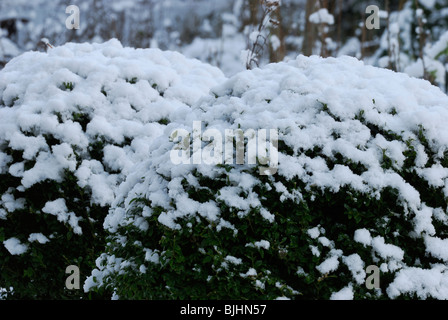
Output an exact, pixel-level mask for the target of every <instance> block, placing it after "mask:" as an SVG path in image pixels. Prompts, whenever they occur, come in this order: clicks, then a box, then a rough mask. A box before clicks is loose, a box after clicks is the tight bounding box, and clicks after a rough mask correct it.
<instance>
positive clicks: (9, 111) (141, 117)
mask: <svg viewBox="0 0 448 320" xmlns="http://www.w3.org/2000/svg"><path fill="white" fill-rule="evenodd" d="M198 74H200V75H201V77H198ZM222 78H223V75H222V73H221V72H220V71H219V70H218V69H215V68H213V67H211V66H208V65H205V64H202V63H200V62H199V61H197V60H188V59H186V58H184V57H183V56H181V55H180V54H177V53H175V52H162V51H160V50H157V49H146V50H143V49H140V50H136V49H132V48H123V47H122V46H121V44H120V43H119V42H118V41H117V40H111V41H108V42H106V43H103V44H74V43H70V44H66V45H64V46H61V47H56V48H54V49H51V50H49V52H48V53H41V52H28V53H25V54H23V55H21V56H19V57H17V58H15V59H13V60H12V61H11V62H9V63H8V64H7V65H6V67H5V68H4V69H3V70H2V71H1V72H0V270H1V272H0V289H1V295H2V297H3V298H4V299H78V298H84V299H86V298H104V297H110V294H111V293H109V294H107V295H106V296H104V295H97V294H95V293H92V292H91V293H84V292H83V290H68V289H67V288H66V286H65V280H66V278H67V277H68V276H69V274H66V273H65V271H66V267H67V266H69V265H75V266H77V267H78V268H79V270H80V273H81V279H80V280H81V286H82V283H83V282H84V280H85V279H86V277H87V276H88V275H89V274H90V272H91V270H92V268H93V267H94V262H95V259H96V258H97V257H98V256H99V255H100V254H101V253H102V252H104V247H105V231H104V228H103V222H104V218H105V216H106V215H107V213H108V210H109V207H110V205H111V203H112V201H113V200H114V198H115V192H116V188H117V187H118V185H119V184H120V183H121V181H123V180H124V179H125V177H126V175H127V174H128V173H129V172H130V171H131V170H132V167H133V165H134V164H135V163H138V162H140V161H142V160H143V159H147V158H148V157H149V150H150V149H149V146H150V144H151V143H152V141H153V139H154V138H155V137H157V136H158V135H160V134H162V132H163V128H164V127H165V126H166V125H167V124H168V123H169V122H171V121H172V120H173V119H176V117H179V114H178V113H180V114H181V113H185V112H188V110H189V109H190V105H191V104H192V103H193V102H194V101H195V100H196V99H198V98H199V97H201V96H202V95H205V94H207V93H208V91H209V88H210V86H212V85H214V84H216V83H217V82H218V81H219V80H220V79H222ZM186 88H191V90H190V91H189V94H185V90H186Z"/></svg>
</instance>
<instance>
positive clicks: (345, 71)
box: [87, 55, 448, 299]
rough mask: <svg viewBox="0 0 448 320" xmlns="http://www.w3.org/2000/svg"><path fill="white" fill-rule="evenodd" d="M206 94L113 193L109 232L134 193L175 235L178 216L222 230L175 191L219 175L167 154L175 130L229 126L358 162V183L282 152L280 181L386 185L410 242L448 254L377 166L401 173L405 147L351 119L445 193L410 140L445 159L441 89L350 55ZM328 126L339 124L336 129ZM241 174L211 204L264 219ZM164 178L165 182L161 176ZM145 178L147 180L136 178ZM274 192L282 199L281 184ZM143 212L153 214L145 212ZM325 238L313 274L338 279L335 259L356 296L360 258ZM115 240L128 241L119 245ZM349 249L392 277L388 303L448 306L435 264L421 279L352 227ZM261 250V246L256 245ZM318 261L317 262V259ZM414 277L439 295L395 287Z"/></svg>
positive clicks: (398, 181) (405, 190)
mask: <svg viewBox="0 0 448 320" xmlns="http://www.w3.org/2000/svg"><path fill="white" fill-rule="evenodd" d="M212 91H213V93H215V95H216V97H217V98H213V97H209V98H206V99H204V100H202V101H201V103H200V104H198V105H195V106H193V108H192V112H190V113H188V114H185V115H184V117H183V118H182V119H177V121H176V123H174V122H173V123H171V124H169V125H168V127H167V128H166V130H165V132H164V136H162V137H160V138H159V139H157V141H156V142H155V143H154V145H153V147H154V150H153V153H152V157H151V159H148V160H147V161H146V162H144V163H142V164H141V165H139V166H138V167H136V169H135V171H134V172H132V173H131V174H130V175H129V176H128V179H127V181H125V182H124V183H122V184H121V185H120V187H119V190H118V193H117V197H116V199H115V201H114V204H113V209H112V210H111V211H110V213H109V216H108V218H107V219H106V223H105V227H106V228H107V229H108V230H109V231H111V232H115V231H116V230H117V227H118V226H119V225H126V224H136V225H137V226H138V224H139V223H140V222H138V221H140V220H139V218H138V216H136V217H133V216H129V215H127V216H126V215H125V214H124V212H126V211H128V210H129V209H130V208H131V207H132V205H130V202H131V200H132V199H134V198H135V197H138V196H142V195H143V196H144V197H146V198H147V199H148V200H150V201H151V202H152V204H153V205H154V206H160V207H162V208H164V209H165V212H163V213H162V214H161V215H160V216H159V221H160V222H161V223H163V224H164V225H166V226H167V227H169V228H174V229H176V228H179V227H180V225H179V224H178V223H176V220H177V219H181V218H182V217H185V216H188V215H192V214H196V213H199V214H201V215H202V216H204V217H206V218H207V219H209V220H210V221H220V222H219V224H220V225H225V223H226V221H224V220H223V219H221V218H220V214H219V209H218V206H217V204H216V203H215V202H214V201H213V199H212V200H210V201H209V203H208V204H207V209H205V208H204V209H203V210H199V208H201V205H202V204H201V203H199V202H196V201H194V200H192V199H189V197H188V194H187V193H186V191H185V190H184V188H183V187H182V185H181V184H180V183H179V181H181V180H182V179H183V178H186V179H187V180H188V181H189V183H190V184H192V185H197V184H198V181H197V179H196V178H195V177H194V176H193V175H192V172H193V170H198V172H200V173H201V174H203V175H204V176H207V177H210V178H213V177H215V176H216V175H218V174H220V173H222V172H224V169H223V168H222V167H217V166H212V165H207V164H197V163H196V164H195V163H194V162H192V161H191V159H188V158H187V160H190V162H188V161H187V162H186V163H184V164H174V163H173V161H171V159H170V155H171V150H174V148H175V147H176V143H177V140H176V141H173V140H171V141H170V139H169V137H172V136H173V132H174V133H176V134H178V133H179V132H181V131H179V130H184V131H185V132H187V133H189V134H190V138H191V137H194V134H195V133H194V131H193V122H194V121H202V123H203V124H204V123H206V126H207V128H213V129H216V130H218V131H220V132H221V133H222V136H224V131H225V130H226V129H236V128H241V130H248V129H253V130H258V129H277V130H278V134H279V137H280V138H281V139H282V140H283V141H284V142H285V143H286V144H287V145H288V146H290V147H291V148H292V149H293V151H294V152H296V153H297V152H298V150H312V149H313V148H314V146H319V147H320V148H322V150H323V151H322V152H323V153H324V154H325V155H326V156H328V157H330V158H331V157H332V156H333V155H334V154H337V153H340V154H342V155H343V156H344V157H346V158H348V159H352V161H353V162H355V163H356V162H358V163H360V164H362V165H363V166H364V167H365V168H366V170H365V171H364V172H363V173H361V174H356V173H354V172H352V171H351V170H350V168H348V167H347V166H343V165H336V166H335V167H334V168H333V169H329V168H328V167H327V165H326V163H325V161H324V160H323V159H321V158H319V157H316V158H310V157H308V156H306V155H305V154H304V153H299V154H298V155H295V156H289V155H286V154H283V153H281V152H280V153H279V154H278V162H279V163H278V171H277V173H276V174H278V175H280V176H282V177H285V178H287V179H292V178H294V177H295V178H298V179H300V180H301V181H304V182H305V183H306V185H307V186H308V187H307V188H309V187H311V186H313V187H317V188H320V189H322V190H324V189H326V190H331V191H332V192H338V191H339V190H340V188H341V187H344V186H350V187H351V188H352V189H354V190H356V191H359V192H361V193H364V194H370V195H371V196H373V197H379V192H380V191H381V190H382V189H384V188H386V187H393V188H394V189H396V190H397V191H398V194H399V201H400V202H401V204H402V205H403V206H404V207H405V208H407V210H408V211H409V212H408V216H409V219H411V220H412V223H413V224H414V226H415V230H414V232H415V234H416V236H417V237H422V236H423V235H427V236H428V237H427V238H426V250H427V253H428V254H430V255H432V256H433V257H437V258H440V259H442V260H443V261H445V262H446V259H447V255H448V253H447V251H446V249H444V248H445V247H444V245H445V244H446V243H445V242H446V241H447V240H446V239H440V238H437V237H436V234H434V231H435V229H434V226H433V224H432V223H433V220H434V219H435V218H436V217H439V218H440V217H442V218H440V219H439V218H438V220H443V219H444V218H446V217H445V214H444V213H443V212H444V210H445V208H429V207H428V206H427V205H426V204H425V203H423V202H422V200H421V198H420V195H419V193H418V191H417V190H416V189H415V188H414V187H413V186H412V185H411V184H409V183H408V182H407V181H405V180H404V179H403V178H402V177H401V176H400V175H399V174H398V173H397V172H395V171H394V170H392V169H383V168H382V166H381V163H382V160H383V156H384V155H385V154H386V155H387V156H388V157H389V158H390V159H391V160H392V163H393V165H392V167H393V168H394V169H395V170H400V168H401V167H402V166H403V164H404V159H405V157H404V155H403V152H404V151H405V150H406V146H405V145H404V143H400V142H399V141H398V140H396V141H392V142H391V141H388V140H386V139H385V137H383V136H382V135H381V134H377V135H372V134H371V131H370V129H369V128H368V127H367V126H366V125H364V124H363V123H362V122H361V121H360V120H359V118H357V115H360V114H362V116H363V117H364V118H365V120H366V121H368V122H369V123H372V124H376V125H378V126H379V127H382V128H383V129H384V130H389V132H393V133H395V134H397V135H401V136H402V137H403V140H408V139H409V141H412V144H413V146H414V148H415V150H416V152H417V157H416V167H417V168H419V170H420V169H421V170H420V171H419V174H420V175H421V177H422V178H423V179H426V180H427V181H428V183H430V185H437V186H444V187H445V189H446V190H448V186H447V179H446V177H447V172H446V170H445V169H441V167H440V164H439V163H436V164H435V165H433V166H432V167H428V168H427V167H426V164H427V161H428V157H427V155H426V154H425V153H424V148H423V147H422V145H421V144H420V143H419V142H418V137H417V135H418V132H416V128H417V129H418V128H424V130H425V136H426V138H427V140H428V141H429V144H430V147H431V149H432V151H434V152H435V153H436V154H443V152H444V151H445V150H446V146H447V145H448V127H447V126H446V123H448V108H447V106H448V97H447V96H446V95H445V94H444V93H443V92H442V91H440V90H439V89H438V88H436V87H433V86H431V85H430V84H429V82H426V81H423V80H418V79H414V78H411V77H409V76H408V75H406V74H400V73H395V72H392V71H389V70H384V69H379V68H375V67H371V66H366V65H364V64H363V62H360V61H358V60H357V59H355V58H351V57H347V56H342V57H339V58H327V59H323V58H320V57H316V56H312V57H304V56H301V55H300V56H298V57H297V59H295V60H291V61H288V62H282V63H277V64H270V65H267V66H266V67H264V68H263V69H254V70H252V71H244V72H241V73H239V74H237V75H235V76H234V77H232V78H230V79H229V80H228V81H225V82H223V83H221V84H220V85H218V86H216V87H215V88H213V89H212ZM324 108H326V109H327V111H326V112H324V111H323V110H324ZM330 113H331V115H330ZM334 117H337V118H339V119H340V121H335V118H334ZM202 129H203V130H205V129H204V128H202ZM185 132H184V133H185ZM196 134H197V132H196ZM335 134H336V137H335ZM183 138H185V137H183ZM193 143H194V141H193ZM280 151H281V150H280ZM196 155H197V154H196ZM194 156H195V155H193V157H194ZM196 159H197V158H196ZM248 167H249V165H248V164H244V165H234V166H232V167H231V168H230V171H229V172H228V173H227V175H228V177H229V186H226V187H224V188H222V189H221V190H220V195H219V196H218V198H219V200H221V201H224V202H225V203H226V204H227V205H228V206H229V207H232V208H234V209H235V210H236V212H238V216H239V217H244V216H245V215H246V214H247V213H248V212H249V211H250V210H251V209H258V210H259V212H260V213H261V212H263V210H264V211H267V210H266V208H264V207H263V206H262V205H261V202H260V199H258V196H257V194H255V193H254V192H253V186H254V185H257V184H259V183H260V181H259V180H258V179H257V177H256V176H252V177H251V180H250V183H243V182H242V177H243V176H244V174H245V173H243V172H242V170H243V169H248ZM440 174H442V176H440ZM162 175H163V177H166V178H168V181H170V182H168V181H167V180H165V179H162V178H161V176H162ZM141 177H144V178H143V180H142V179H141ZM247 182H249V180H248V181H247ZM275 188H277V189H278V190H282V186H281V185H280V184H278V183H277V185H276V186H275ZM242 193H245V194H247V197H246V198H242V197H240V196H239V195H240V194H242ZM284 196H285V197H284V199H285V198H286V197H289V198H290V199H294V200H295V201H300V199H301V195H300V194H299V193H297V194H289V193H288V192H285V193H284ZM179 199H182V201H180V200H179ZM179 201H180V202H179ZM173 203H177V204H179V205H180V204H181V203H182V206H179V205H176V206H173ZM204 210H205V211H204ZM148 211H151V209H150V208H145V209H144V210H143V212H148ZM210 212H212V214H210ZM410 213H412V214H410ZM274 218H275V217H274V216H273V217H272V219H270V220H269V222H270V223H275V219H274ZM445 221H446V219H445ZM229 227H230V228H233V229H235V232H237V230H238V226H237V225H235V226H229ZM218 231H219V230H218ZM308 235H309V236H310V239H317V238H318V237H319V235H320V231H319V229H318V228H317V227H316V228H312V229H309V230H308ZM429 236H431V237H429ZM321 238H322V239H320V238H319V239H317V240H318V242H319V243H320V244H321V245H326V246H328V247H329V248H330V249H331V250H330V251H329V253H328V255H326V256H325V259H324V260H322V263H321V264H320V265H319V266H318V270H319V271H320V272H321V273H322V274H327V273H331V272H334V271H336V270H337V269H338V268H339V266H340V265H341V263H340V262H342V263H344V264H345V265H347V266H348V268H349V270H350V272H351V273H352V276H353V280H352V283H350V284H347V287H346V288H344V289H342V290H341V291H340V292H337V293H334V295H333V296H332V299H352V298H353V291H354V290H356V288H355V287H354V286H353V283H354V284H356V285H361V284H362V283H363V281H365V277H366V273H365V270H364V267H365V262H364V261H362V259H361V258H360V256H359V255H354V254H348V255H344V253H343V252H342V250H340V249H337V248H333V246H334V244H333V242H332V241H331V240H329V239H327V238H325V237H321ZM120 239H122V240H120V241H124V240H123V237H121V238H120ZM354 241H356V242H359V243H361V244H363V245H364V246H366V247H371V250H372V255H373V256H374V259H377V261H380V260H381V261H385V263H383V264H382V270H384V271H385V272H392V271H397V272H398V273H397V278H396V281H394V282H393V283H392V285H391V287H390V288H389V289H388V291H387V294H388V295H389V297H391V298H393V297H396V296H397V295H398V293H406V292H407V293H412V292H416V291H418V290H419V288H422V287H423V288H425V289H424V291H423V292H420V296H422V297H426V296H429V295H432V294H434V295H433V296H435V297H438V298H440V297H443V298H445V299H447V298H448V291H447V290H446V289H447V288H448V287H447V283H448V276H447V273H445V272H444V270H441V269H440V267H435V269H434V270H433V269H430V270H426V271H420V270H416V269H415V268H414V267H413V266H407V265H406V264H405V263H404V262H403V257H404V250H405V249H404V248H399V247H397V246H395V245H393V244H391V243H386V241H385V239H384V238H383V237H380V236H376V235H375V234H370V231H368V230H366V229H359V230H357V231H356V232H355V234H354ZM250 246H252V244H251V245H250ZM258 246H259V247H264V245H263V244H262V243H260V244H259V245H258ZM266 247H267V246H266ZM310 248H315V249H316V250H317V247H316V246H313V245H310ZM316 254H317V255H318V256H320V252H319V251H317V252H316ZM106 258H107V255H104V256H103V258H102V259H103V261H104V260H105V259H106ZM298 268H300V266H298ZM102 270H104V272H105V273H106V274H110V272H111V271H110V270H112V269H111V267H107V266H106V267H104V266H101V267H99V268H98V269H95V271H94V273H93V274H95V275H96V276H98V274H101V272H103V271H102ZM108 270H109V271H108ZM413 272H417V273H418V274H420V273H421V272H428V273H429V274H431V275H433V276H432V277H430V278H428V281H429V282H430V283H431V285H434V286H435V287H434V286H433V288H437V289H434V290H436V291H431V290H429V289H427V288H426V287H425V286H424V283H425V277H423V276H422V277H419V278H418V279H414V280H412V281H413V285H411V286H408V285H407V284H406V283H405V282H404V281H403V280H402V279H404V278H406V279H407V277H409V276H410V275H411V274H412V273H413ZM246 275H247V274H242V276H246ZM89 281H90V282H89V283H90V285H93V284H92V283H91V282H92V281H91V278H90V280H89ZM429 282H428V283H429ZM87 289H88V286H87Z"/></svg>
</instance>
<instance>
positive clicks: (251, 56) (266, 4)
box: [246, 0, 280, 70]
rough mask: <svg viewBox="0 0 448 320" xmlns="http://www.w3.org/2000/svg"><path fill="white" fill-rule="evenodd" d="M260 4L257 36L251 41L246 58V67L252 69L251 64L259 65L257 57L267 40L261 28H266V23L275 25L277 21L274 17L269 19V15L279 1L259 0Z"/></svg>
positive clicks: (278, 4)
mask: <svg viewBox="0 0 448 320" xmlns="http://www.w3.org/2000/svg"><path fill="white" fill-rule="evenodd" d="M261 5H262V7H263V11H262V16H261V19H260V23H259V24H258V27H257V30H256V32H257V37H256V38H255V41H254V42H253V43H252V47H251V49H250V50H249V52H248V56H247V60H246V69H247V70H250V69H252V64H255V65H256V66H257V67H259V64H258V57H260V56H261V53H262V52H263V49H264V47H265V45H266V42H267V36H264V35H263V34H262V32H263V30H265V29H266V27H267V25H268V23H271V24H273V25H277V21H275V20H274V19H270V18H269V17H270V15H271V13H272V12H274V11H275V10H276V9H277V8H278V6H280V1H278V0H261Z"/></svg>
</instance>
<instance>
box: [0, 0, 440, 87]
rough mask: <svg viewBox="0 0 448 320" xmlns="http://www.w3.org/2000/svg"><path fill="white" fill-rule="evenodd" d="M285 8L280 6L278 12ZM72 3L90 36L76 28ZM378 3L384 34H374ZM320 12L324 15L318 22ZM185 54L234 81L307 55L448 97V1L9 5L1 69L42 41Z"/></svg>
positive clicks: (2, 28) (49, 1)
mask: <svg viewBox="0 0 448 320" xmlns="http://www.w3.org/2000/svg"><path fill="white" fill-rule="evenodd" d="M277 4H278V5H277ZM68 5H76V6H78V7H79V9H80V28H79V29H78V30H76V29H67V28H66V25H65V22H66V19H67V18H68V17H69V15H70V14H68V13H66V7H67V6H68ZM369 5H376V6H378V7H379V9H380V17H381V19H380V28H379V29H372V30H369V29H367V28H366V26H365V22H366V19H367V18H368V17H369V16H370V14H369V13H366V8H367V7H368V6H369ZM316 14H317V15H316ZM42 38H47V39H48V41H49V42H50V43H51V44H52V45H54V46H58V45H62V44H64V43H66V42H86V41H88V42H103V41H106V40H109V39H111V38H117V39H119V40H120V41H121V43H122V44H123V46H131V47H136V48H160V49H162V50H175V51H179V52H181V53H183V54H184V55H186V56H187V57H190V58H197V59H199V60H202V61H204V62H208V63H210V64H212V65H215V66H218V67H220V68H221V69H222V70H223V72H224V73H225V74H226V75H227V76H231V75H233V74H235V73H236V72H239V71H242V70H244V69H246V68H253V67H257V66H262V65H265V64H267V63H270V62H278V61H283V60H288V59H294V58H296V57H297V55H299V54H304V55H312V54H316V55H321V56H323V57H330V56H333V57H337V56H341V55H350V56H354V57H356V58H358V59H360V60H363V61H364V62H365V63H366V64H370V65H374V66H378V67H382V68H389V69H391V70H394V71H399V72H405V73H407V74H409V75H411V76H414V77H419V78H424V79H426V80H428V81H430V82H431V83H433V84H434V85H436V86H438V87H440V88H441V90H443V91H444V92H447V83H446V75H447V70H448V64H447V62H448V59H447V57H448V0H382V1H374V0H367V1H365V0H281V1H279V0H107V1H106V0H68V1H67V0H32V1H31V0H0V69H1V68H2V67H3V66H4V65H5V64H6V63H7V62H8V61H9V60H10V59H12V58H13V57H15V56H17V55H19V54H21V53H23V52H25V51H29V50H38V51H45V50H46V49H47V46H46V45H45V43H43V42H42V41H41V39H42Z"/></svg>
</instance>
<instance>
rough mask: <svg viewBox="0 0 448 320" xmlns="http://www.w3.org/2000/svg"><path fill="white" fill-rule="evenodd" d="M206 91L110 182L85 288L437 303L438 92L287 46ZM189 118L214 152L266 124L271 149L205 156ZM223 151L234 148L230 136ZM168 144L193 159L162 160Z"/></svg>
mask: <svg viewBox="0 0 448 320" xmlns="http://www.w3.org/2000/svg"><path fill="white" fill-rule="evenodd" d="M213 93H214V97H211V98H207V99H203V100H202V101H201V103H200V104H198V105H196V106H195V107H194V108H193V111H192V112H191V113H190V114H188V115H186V116H185V118H184V119H182V120H179V121H176V122H172V123H170V124H169V125H168V126H167V128H166V130H165V134H164V135H162V136H161V137H159V138H158V139H157V142H156V143H155V144H154V145H153V147H154V151H153V153H152V156H151V158H150V159H149V160H148V161H146V162H143V163H142V164H141V165H139V167H138V168H136V169H135V170H134V171H133V173H132V174H130V175H129V176H128V177H127V180H126V181H125V182H124V183H122V184H121V186H120V188H119V191H118V195H117V197H116V199H115V201H114V203H113V206H112V209H111V210H110V212H109V215H108V216H107V217H106V219H105V224H104V226H105V228H106V230H107V232H108V236H107V242H108V244H107V248H106V250H105V251H104V252H103V253H102V254H101V255H100V256H99V257H98V258H97V260H96V268H95V269H94V270H93V271H92V274H91V276H90V277H89V278H88V279H87V281H86V283H85V285H84V289H85V290H86V291H87V292H96V293H101V292H103V293H104V291H105V290H110V291H113V297H114V298H120V299H415V298H418V299H446V298H448V295H447V292H448V291H447V288H448V280H447V279H448V271H447V269H448V267H447V264H446V263H447V261H448V251H447V244H448V240H447V230H448V229H447V223H448V219H447V214H446V210H447V195H448V188H447V180H446V178H447V177H448V153H447V143H448V129H447V127H446V121H447V120H448V109H447V106H448V98H447V97H446V96H445V95H444V94H443V93H442V92H441V91H440V90H439V89H437V88H435V87H432V86H431V85H430V84H429V83H428V82H426V81H423V80H417V79H412V78H410V77H408V76H407V75H403V74H398V73H394V72H391V71H388V70H383V69H377V68H373V67H370V66H365V65H364V64H363V63H362V62H359V61H357V60H356V59H353V58H348V57H342V58H337V59H335V58H328V59H321V58H318V57H303V56H299V57H298V58H297V59H295V60H291V61H289V62H287V63H286V62H284V63H278V64H271V65H268V66H266V67H264V68H263V69H254V70H252V71H246V72H242V73H240V74H238V75H236V76H234V77H232V78H231V79H229V80H228V81H226V82H224V83H223V84H221V85H220V86H217V87H215V88H214V89H213ZM194 121H200V122H201V125H202V127H201V133H202V134H204V133H205V130H207V129H214V130H215V131H214V132H215V135H214V139H215V141H216V142H217V144H216V145H214V146H215V149H214V152H218V153H217V154H218V155H220V154H219V149H218V148H216V146H217V145H219V144H220V143H222V144H224V141H223V139H220V137H219V135H218V134H216V131H218V132H220V133H221V138H222V137H224V136H225V134H226V131H225V130H233V132H235V130H242V131H243V132H245V133H248V132H249V130H251V129H252V130H254V131H255V132H256V133H258V134H260V133H261V131H260V130H270V129H274V130H276V131H277V132H278V141H277V142H276V141H274V140H272V141H270V142H271V145H268V147H269V148H268V150H270V152H269V153H268V159H269V161H270V164H271V165H272V166H273V167H275V168H276V170H274V171H276V172H275V173H274V174H271V175H260V170H259V169H260V167H261V166H262V164H264V163H265V161H264V160H266V159H261V157H259V158H258V163H256V164H250V163H249V158H247V156H246V158H245V161H244V164H237V163H236V160H235V159H233V162H228V161H224V158H223V161H217V162H215V163H214V164H206V162H205V161H204V153H206V152H209V151H210V149H207V147H209V146H210V145H211V144H210V142H208V141H209V139H208V138H207V139H206V138H204V135H202V136H201V135H198V131H197V129H196V131H195V129H194ZM186 132H188V133H189V134H186ZM268 132H269V131H268ZM179 139H180V140H179ZM250 139H251V138H250V135H249V134H248V135H246V137H245V140H244V146H245V148H246V150H248V148H249V142H250ZM266 140H269V139H266ZM179 141H180V142H179ZM195 143H199V144H200V145H201V147H202V148H200V149H199V150H202V153H203V158H202V161H201V162H200V163H198V162H197V161H196V162H194V161H193V159H194V155H193V151H196V152H198V148H197V147H196V149H194V148H195V147H194V145H195ZM228 145H229V144H227V146H228ZM231 145H232V149H231V151H233V155H234V156H235V154H236V152H237V148H240V147H241V145H239V146H238V141H236V140H235V139H233V140H232V143H231ZM275 146H277V149H275V148H274V147H275ZM276 150H277V154H278V165H277V166H276V163H275V159H274V158H275V154H276ZM173 151H174V152H180V151H182V152H187V151H191V153H190V155H192V156H191V158H188V157H187V158H184V160H185V159H186V160H189V161H185V163H182V164H175V161H173V153H172V152H173ZM262 154H263V153H257V155H262ZM196 155H197V153H196ZM218 158H219V157H218ZM269 161H268V162H269ZM368 266H374V267H376V268H378V269H377V270H378V272H379V280H380V281H379V286H378V287H375V286H374V288H371V287H370V286H367V285H366V284H369V282H370V281H371V278H370V276H371V275H374V274H370V273H369V272H368V268H367V267H368Z"/></svg>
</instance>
